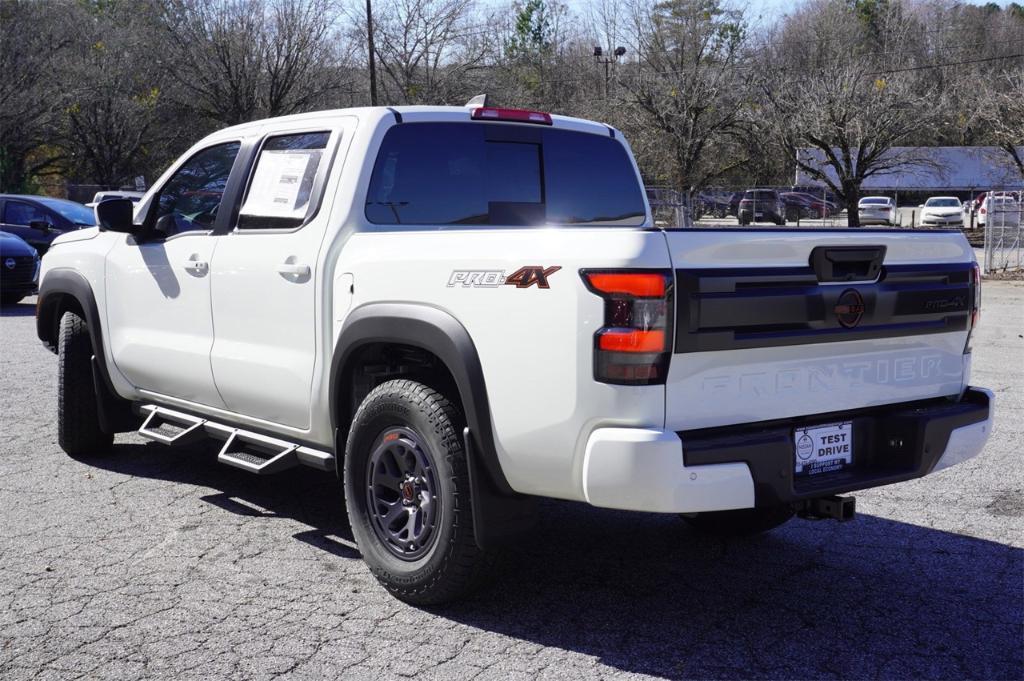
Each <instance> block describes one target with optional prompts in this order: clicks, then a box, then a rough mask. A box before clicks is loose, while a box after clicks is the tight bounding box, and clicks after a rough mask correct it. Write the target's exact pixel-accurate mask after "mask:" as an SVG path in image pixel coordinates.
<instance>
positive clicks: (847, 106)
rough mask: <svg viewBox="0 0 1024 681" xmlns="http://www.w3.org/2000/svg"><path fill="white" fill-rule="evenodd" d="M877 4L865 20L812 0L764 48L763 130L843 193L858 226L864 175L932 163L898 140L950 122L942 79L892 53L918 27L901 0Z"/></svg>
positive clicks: (825, 0)
mask: <svg viewBox="0 0 1024 681" xmlns="http://www.w3.org/2000/svg"><path fill="white" fill-rule="evenodd" d="M873 8H874V11H875V12H876V13H875V14H872V15H871V17H870V19H865V17H864V16H862V15H859V14H858V11H857V8H856V7H854V8H851V6H850V5H847V4H845V3H841V2H837V1H836V0H815V1H812V2H811V3H809V4H807V5H805V6H804V8H803V9H802V10H800V11H799V12H798V13H797V14H796V15H795V16H794V17H792V18H791V19H790V21H789V22H787V24H786V25H785V26H784V27H783V30H782V32H781V35H780V36H779V37H778V38H779V39H778V40H777V41H775V42H773V43H772V44H771V46H770V47H769V49H767V50H766V51H765V53H764V63H763V67H762V69H761V72H762V73H763V74H764V75H765V77H764V78H763V79H762V87H763V96H764V104H765V106H764V112H765V114H767V115H766V116H764V117H763V118H762V119H761V120H762V124H763V125H764V130H765V134H768V135H772V136H773V137H774V138H775V139H776V140H777V141H778V142H779V144H780V146H781V148H782V150H783V153H785V154H786V155H787V156H788V158H791V159H793V162H794V163H795V164H796V167H797V169H798V170H800V171H802V172H803V173H805V174H806V175H807V176H809V177H811V178H813V179H815V180H818V181H820V182H822V183H823V184H825V185H827V186H828V187H829V188H831V189H832V191H834V192H835V193H836V194H837V195H838V196H839V197H840V198H842V199H843V200H845V202H846V204H847V210H848V215H849V224H850V225H852V226H858V225H859V224H860V215H859V213H858V211H857V202H858V201H859V199H860V194H861V186H862V185H863V183H864V182H865V181H866V180H868V179H869V178H871V177H872V176H875V175H879V174H885V173H893V172H897V171H900V170H904V169H907V168H910V167H913V166H920V165H925V164H927V163H928V160H927V158H926V157H924V156H921V155H918V154H916V153H914V152H900V153H898V152H897V151H896V150H895V149H894V147H898V146H901V145H908V144H911V143H913V142H914V141H915V138H916V137H917V136H919V135H920V134H922V132H923V131H926V130H928V129H930V128H931V127H932V126H933V125H938V124H940V123H941V121H942V116H941V115H940V114H941V112H940V111H938V110H937V108H936V107H935V106H934V102H935V100H936V99H937V91H936V89H935V88H934V86H933V85H930V84H929V83H927V82H924V81H922V80H921V79H920V78H918V77H917V72H916V71H914V70H903V69H912V68H914V67H912V66H904V67H901V68H900V69H894V68H892V66H891V64H892V61H891V60H886V59H885V55H886V50H887V49H889V47H888V46H889V45H899V44H902V41H904V40H905V39H907V37H908V36H909V35H910V34H911V33H913V32H915V31H916V32H920V27H919V26H916V25H915V24H914V22H913V21H912V20H910V19H908V18H907V17H905V16H904V15H903V14H902V13H901V11H900V8H899V6H897V5H892V6H890V5H887V4H886V5H884V4H882V3H877V4H875V5H873ZM880 54H881V55H882V56H881V58H879V55H880ZM807 150H813V152H812V153H807Z"/></svg>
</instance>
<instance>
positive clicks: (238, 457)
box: [138, 404, 334, 475]
mask: <svg viewBox="0 0 1024 681" xmlns="http://www.w3.org/2000/svg"><path fill="white" fill-rule="evenodd" d="M138 411H139V412H140V413H142V414H143V415H145V416H146V419H145V421H144V422H143V424H142V427H141V428H139V435H141V436H142V437H144V438H146V439H147V440H152V441H154V442H159V443H160V444H164V445H168V446H171V447H174V446H179V445H184V444H192V443H194V442H197V441H199V440H202V439H204V438H212V439H215V440H223V441H224V446H223V447H221V450H220V453H219V454H217V461H219V462H220V463H223V464H227V465H228V466H234V467H235V468H241V469H242V470H244V471H248V472H249V473H256V474H259V475H267V474H270V473H279V472H281V471H283V470H287V469H289V468H292V467H294V466H297V465H299V464H302V465H303V466H310V467H311V468H318V469H320V470H324V471H334V455H333V454H331V453H330V452H325V451H322V450H319V449H315V448H313V447H306V446H304V445H298V444H295V443H294V442H289V441H287V440H282V439H279V438H275V437H270V436H267V435H261V434H260V433H254V432H252V431H249V430H245V429H243V428H236V427H234V426H229V425H227V424H223V423H217V422H216V421H211V420H209V419H203V418H200V417H198V416H193V415H192V414H186V413H184V412H180V411H175V410H173V409H167V408H166V407H158V406H157V405H154V404H144V405H141V406H139V407H138Z"/></svg>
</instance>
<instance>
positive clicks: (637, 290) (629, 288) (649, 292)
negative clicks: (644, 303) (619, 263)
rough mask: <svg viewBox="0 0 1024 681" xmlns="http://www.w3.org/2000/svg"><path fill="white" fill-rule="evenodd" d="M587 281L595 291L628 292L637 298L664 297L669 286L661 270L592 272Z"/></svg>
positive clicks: (602, 292) (604, 292) (601, 292)
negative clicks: (653, 271) (652, 271)
mask: <svg viewBox="0 0 1024 681" xmlns="http://www.w3.org/2000/svg"><path fill="white" fill-rule="evenodd" d="M586 281H587V284H589V285H590V288H591V289H594V290H595V293H599V294H606V293H607V294H616V293H628V294H629V295H631V296H633V297H635V298H663V297H664V296H665V287H666V286H667V283H666V281H665V275H664V274H662V273H661V272H655V273H651V272H590V273H588V274H587V275H586Z"/></svg>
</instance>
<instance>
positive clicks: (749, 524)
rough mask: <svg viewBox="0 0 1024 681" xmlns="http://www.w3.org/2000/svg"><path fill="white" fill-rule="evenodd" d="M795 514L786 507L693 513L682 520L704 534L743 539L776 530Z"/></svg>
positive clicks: (791, 509)
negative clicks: (743, 537)
mask: <svg viewBox="0 0 1024 681" xmlns="http://www.w3.org/2000/svg"><path fill="white" fill-rule="evenodd" d="M794 513H795V512H794V511H793V508H792V507H790V506H785V505H784V506H770V507H767V508H741V509H736V510H734V511H712V512H709V513H693V514H688V515H684V516H682V518H683V520H684V521H685V522H686V524H687V525H689V526H690V527H692V528H693V529H695V530H697V531H698V532H701V533H703V534H709V535H715V536H720V537H742V536H746V535H752V534H760V533H761V532H767V531H768V530H772V529H775V528H776V527H778V526H779V525H782V524H783V523H785V522H786V521H788V520H789V519H790V518H792V517H793V515H794Z"/></svg>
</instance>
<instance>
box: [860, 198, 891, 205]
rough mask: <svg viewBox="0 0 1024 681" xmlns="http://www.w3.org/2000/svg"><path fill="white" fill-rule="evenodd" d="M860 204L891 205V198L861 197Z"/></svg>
mask: <svg viewBox="0 0 1024 681" xmlns="http://www.w3.org/2000/svg"><path fill="white" fill-rule="evenodd" d="M860 205H862V206H888V205H889V199H882V198H868V199H861V200H860Z"/></svg>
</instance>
